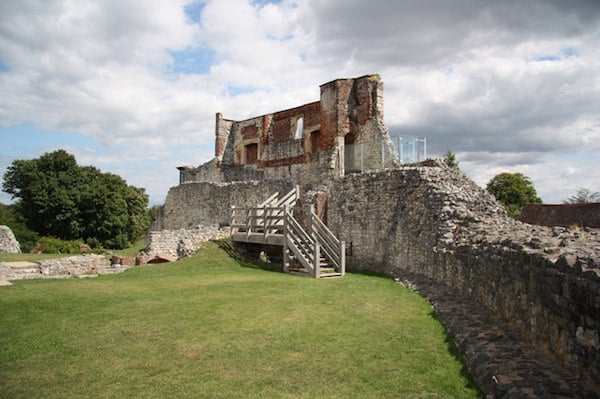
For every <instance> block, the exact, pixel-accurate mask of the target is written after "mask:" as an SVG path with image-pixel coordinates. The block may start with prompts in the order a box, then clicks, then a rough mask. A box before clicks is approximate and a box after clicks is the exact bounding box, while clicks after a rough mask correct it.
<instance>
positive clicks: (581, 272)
mask: <svg viewBox="0 0 600 399" xmlns="http://www.w3.org/2000/svg"><path fill="white" fill-rule="evenodd" d="M329 195H330V198H329V201H328V202H329V203H328V222H329V227H330V228H331V229H332V231H334V232H335V233H337V234H338V235H339V237H340V239H343V240H346V241H347V243H348V244H349V246H350V247H351V255H352V256H349V257H348V260H349V262H350V264H349V265H348V269H349V270H364V271H374V272H381V273H385V274H387V275H390V276H402V275H404V274H415V275H420V276H424V277H426V278H429V279H432V280H433V281H438V282H440V283H443V284H447V285H449V286H451V287H454V288H456V289H458V290H460V291H462V292H464V293H465V295H469V296H472V297H473V298H474V299H475V300H477V301H479V302H481V303H482V304H484V305H485V306H487V307H488V308H489V309H492V310H493V311H494V312H496V313H497V314H499V315H501V316H503V317H504V318H505V319H507V320H508V321H510V322H511V323H513V324H514V325H516V326H517V327H519V328H520V329H521V331H523V332H525V333H526V334H527V336H528V337H529V338H530V339H531V341H532V342H537V344H538V345H539V346H540V347H542V348H543V349H545V350H547V351H548V352H551V353H554V354H555V355H556V356H557V358H558V359H559V360H560V361H561V362H562V363H563V364H564V365H566V366H568V367H569V368H571V369H572V370H577V371H578V372H579V373H580V374H582V375H584V376H587V377H589V379H590V380H593V381H595V383H596V384H599V383H600V372H599V370H600V337H599V332H600V302H598V298H600V235H599V232H598V231H593V230H591V231H585V232H581V231H571V230H569V229H566V228H546V227H539V226H530V225H526V224H523V223H520V222H518V221H515V220H512V219H510V218H508V217H507V216H506V214H505V211H504V209H503V208H502V207H501V206H500V205H499V204H498V203H497V202H496V201H495V200H494V198H492V197H491V196H490V195H489V194H487V193H486V192H485V191H483V190H482V189H481V188H479V187H478V186H476V185H475V184H474V183H473V182H471V181H470V180H469V179H467V178H466V177H464V176H463V175H462V174H460V173H457V172H454V171H452V170H450V169H447V168H445V167H444V166H443V165H442V164H441V163H440V164H435V163H434V164H431V166H418V167H407V168H401V169H399V170H393V171H389V172H383V173H379V174H362V175H353V176H346V177H345V178H344V179H340V180H338V181H336V182H334V183H333V184H332V185H331V186H330V188H329Z"/></svg>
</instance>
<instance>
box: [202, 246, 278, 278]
mask: <svg viewBox="0 0 600 399" xmlns="http://www.w3.org/2000/svg"><path fill="white" fill-rule="evenodd" d="M214 242H215V243H216V244H217V245H218V246H219V248H220V249H222V250H223V251H225V252H226V253H227V255H228V256H229V257H230V258H231V259H233V260H234V261H235V262H236V263H237V264H238V265H240V266H241V267H245V268H248V269H260V270H267V271H272V272H281V265H278V264H276V263H269V262H263V261H261V260H260V259H257V258H254V257H251V256H249V255H248V254H244V253H242V252H241V251H240V250H238V248H237V247H236V246H235V245H234V244H233V242H231V240H230V239H222V240H215V241H214Z"/></svg>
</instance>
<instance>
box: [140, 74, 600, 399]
mask: <svg viewBox="0 0 600 399" xmlns="http://www.w3.org/2000/svg"><path fill="white" fill-rule="evenodd" d="M320 95H321V96H320V101H318V102H313V103H309V104H306V105H302V106H299V107H296V108H293V109H289V110H285V111H280V112H276V113H273V114H268V115H263V116H259V117H255V118H251V119H248V120H244V121H232V120H227V119H224V118H223V116H222V115H221V114H217V116H216V129H215V158H214V159H213V160H211V161H209V162H207V163H205V164H204V165H201V166H199V167H192V166H184V167H179V168H178V169H179V170H180V184H179V185H178V186H176V187H172V188H171V189H170V190H169V193H168V195H167V198H166V201H165V204H164V205H163V207H162V208H161V210H160V212H159V214H158V217H157V219H156V221H155V223H154V225H153V228H152V230H153V231H151V232H150V235H149V237H151V239H150V241H152V242H151V243H150V244H151V245H152V246H153V248H155V249H156V251H159V248H161V245H163V247H162V248H170V249H169V250H171V251H175V252H178V248H179V247H181V246H182V244H183V243H187V245H188V246H189V245H190V241H193V237H194V235H195V234H196V235H197V234H198V232H199V231H204V230H205V229H212V230H211V231H214V232H215V233H214V236H215V237H217V236H223V235H226V234H227V233H228V228H227V226H229V224H230V223H231V208H232V206H238V207H240V206H241V207H250V206H255V205H256V204H261V203H263V202H264V201H265V200H267V199H268V198H269V197H270V196H271V195H272V194H273V193H276V192H279V193H286V192H288V191H290V190H292V189H294V188H295V187H299V190H300V193H301V201H300V202H302V203H303V204H312V205H313V206H314V207H315V209H316V212H317V214H319V216H320V217H321V219H322V220H323V221H324V222H325V223H326V224H327V226H328V227H329V229H330V230H331V231H332V232H333V233H335V235H336V236H338V237H339V238H340V240H343V241H345V243H346V256H347V270H348V271H364V272H377V273H383V274H386V275H388V276H392V277H395V278H397V279H398V280H400V281H405V282H407V283H408V284H411V282H417V281H418V282H420V284H421V285H423V286H429V287H431V289H432V290H434V289H437V288H441V287H445V288H444V289H447V290H448V292H452V293H453V294H452V297H458V296H460V297H461V298H463V299H464V300H465V301H467V302H468V301H471V302H472V303H473V307H472V309H479V307H478V306H481V309H485V311H486V312H487V311H489V312H491V313H492V314H494V315H495V317H498V318H499V319H501V320H503V322H505V323H507V325H510V326H511V328H514V329H515V331H518V335H519V337H522V338H519V340H518V341H519V342H521V343H522V344H523V345H525V346H530V347H533V348H535V349H536V351H539V353H542V354H544V356H546V357H547V358H549V359H552V361H550V362H547V363H544V365H545V366H539V363H536V362H535V361H533V360H532V361H531V362H530V363H527V365H523V364H521V365H520V366H518V367H517V366H515V367H514V368H515V369H519V370H517V371H515V370H511V366H509V365H507V364H504V363H502V362H500V361H498V360H494V359H490V358H489V356H488V357H482V356H481V354H479V353H474V350H473V346H470V345H469V342H468V341H469V340H466V341H465V342H463V341H462V340H460V339H459V338H460V336H461V335H460V334H461V333H460V331H458V330H454V329H453V328H454V327H451V324H448V323H446V326H447V328H448V329H449V333H450V334H451V335H453V336H454V338H455V340H456V341H457V346H458V347H459V349H460V350H461V353H462V354H463V356H464V357H465V360H466V362H467V365H468V367H469V371H470V372H471V373H472V374H473V377H474V379H475V381H476V383H477V385H478V386H479V387H480V388H481V389H482V390H483V391H484V392H485V393H487V394H490V395H493V396H494V397H578V396H579V397H594V395H595V393H594V392H598V391H600V234H599V232H598V231H597V230H594V229H578V230H573V229H569V228H565V227H541V226H532V225H528V224H525V223H521V222H518V221H515V220H513V219H511V218H509V217H508V216H507V215H506V212H505V210H504V208H503V207H502V206H501V205H500V204H499V203H498V202H497V201H496V200H495V198H493V196H491V195H490V194H488V193H487V192H485V191H484V190H483V189H481V188H480V187H479V186H477V185H476V184H475V183H473V182H472V181H471V180H470V179H469V178H467V177H466V176H465V175H464V174H462V173H461V172H460V171H456V170H452V169H450V168H448V167H446V166H445V165H444V163H443V162H441V161H438V160H426V161H423V162H417V163H411V164H405V163H402V159H401V157H400V156H399V154H398V152H399V150H398V147H395V146H393V143H392V142H391V139H390V136H389V134H388V132H387V129H386V127H385V123H384V119H383V84H382V82H381V80H380V79H379V77H378V76H376V75H372V76H364V77H360V78H356V79H338V80H335V81H332V82H329V83H326V84H324V85H322V86H321V87H320ZM359 148H360V151H359V150H357V149H359ZM357 159H360V165H361V166H360V167H356V165H357V162H356V160H357ZM359 172H360V173H359ZM219 227H221V229H220V230H219ZM164 237H168V239H163V238H164ZM161 240H162V241H161ZM165 250H166V249H165ZM423 291H424V292H425V293H427V292H428V290H427V289H424V290H423ZM430 291H431V290H430ZM431 292H433V291H431ZM432 295H433V294H432ZM447 298H448V301H450V296H447ZM436 301H438V302H441V303H442V304H441V305H443V302H444V297H441V298H437V299H436ZM475 304H478V305H477V306H475ZM441 305H440V307H439V309H441V308H443V306H441ZM475 312H477V311H475ZM441 319H442V321H444V319H443V317H441ZM503 339H504V338H503ZM528 362H529V360H528ZM543 368H548V369H553V370H554V369H555V368H556V369H557V370H558V371H556V372H557V373H559V374H560V373H562V374H561V375H563V376H566V377H564V378H563V379H562V380H560V381H558V380H557V379H556V380H555V379H554V378H551V377H546V380H548V381H547V384H537V385H535V386H534V387H532V386H531V385H527V382H526V381H524V380H523V379H519V380H518V381H516V380H515V379H511V378H508V377H507V376H508V375H510V374H511V373H512V372H513V371H514V372H520V373H529V374H527V375H530V376H534V375H535V374H536V373H538V374H539V373H541V371H540V370H541V369H543ZM545 375H546V376H548V375H553V374H545ZM550 380H553V381H550ZM519 384H520V385H519ZM542 385H543V386H542ZM559 394H564V395H563V396H561V395H559ZM510 395H513V396H510ZM519 395H521V396H519ZM568 395H572V396H568Z"/></svg>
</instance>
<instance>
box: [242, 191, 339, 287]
mask: <svg viewBox="0 0 600 399" xmlns="http://www.w3.org/2000/svg"><path fill="white" fill-rule="evenodd" d="M298 198H299V189H298V187H296V188H295V189H294V190H292V191H290V192H289V193H287V194H286V195H284V196H283V197H281V198H279V195H278V193H275V194H273V195H272V196H271V197H270V198H269V199H267V200H266V201H265V202H263V203H262V204H260V205H259V206H257V207H250V208H237V207H232V210H231V240H232V241H234V242H246V243H254V244H263V245H266V244H269V245H280V246H282V247H283V270H284V272H286V273H293V274H303V275H309V276H311V277H315V278H322V277H336V276H343V275H344V274H345V273H346V256H345V247H346V245H345V242H344V241H340V240H339V239H338V238H337V237H336V236H335V235H334V234H333V233H332V232H331V231H330V230H329V228H327V226H326V225H325V224H324V223H323V221H322V220H321V219H320V218H319V217H318V216H317V215H316V214H315V212H314V207H312V206H310V207H308V209H305V214H306V225H305V227H303V226H302V224H301V223H300V222H299V221H298V220H297V218H295V217H294V209H296V210H298V209H302V208H297V207H296V208H294V205H295V204H296V202H297V200H298Z"/></svg>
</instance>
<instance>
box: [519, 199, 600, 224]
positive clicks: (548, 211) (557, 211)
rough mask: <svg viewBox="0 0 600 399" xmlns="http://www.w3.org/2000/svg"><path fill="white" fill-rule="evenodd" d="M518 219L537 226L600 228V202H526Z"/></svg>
mask: <svg viewBox="0 0 600 399" xmlns="http://www.w3.org/2000/svg"><path fill="white" fill-rule="evenodd" d="M519 220H520V221H522V222H523V223H529V224H536V225H539V226H564V227H569V226H579V227H594V228H600V203H589V204H563V205H546V204H528V205H525V207H523V211H522V212H521V216H520V217H519Z"/></svg>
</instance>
